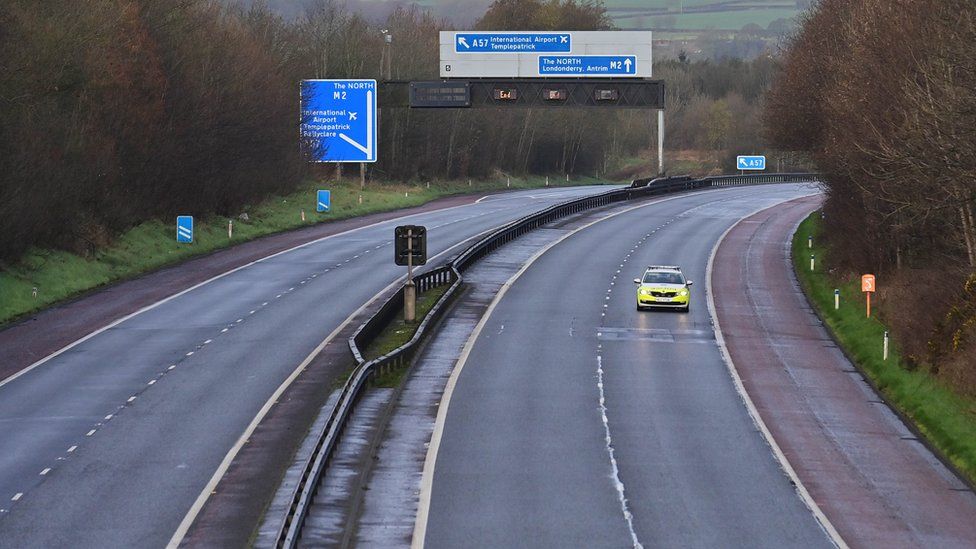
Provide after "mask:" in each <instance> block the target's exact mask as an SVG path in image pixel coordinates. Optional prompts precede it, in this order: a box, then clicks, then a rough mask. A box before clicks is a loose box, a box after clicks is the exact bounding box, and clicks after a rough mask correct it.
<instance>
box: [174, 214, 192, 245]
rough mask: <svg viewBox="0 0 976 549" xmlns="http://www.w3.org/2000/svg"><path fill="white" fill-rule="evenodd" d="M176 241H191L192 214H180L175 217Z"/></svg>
mask: <svg viewBox="0 0 976 549" xmlns="http://www.w3.org/2000/svg"><path fill="white" fill-rule="evenodd" d="M176 241H177V242H183V243H190V242H193V216H192V215H181V216H178V217H177V218H176Z"/></svg>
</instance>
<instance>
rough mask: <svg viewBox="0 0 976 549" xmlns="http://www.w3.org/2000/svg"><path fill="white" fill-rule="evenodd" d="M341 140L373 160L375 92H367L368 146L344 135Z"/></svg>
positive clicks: (342, 134) (340, 136)
mask: <svg viewBox="0 0 976 549" xmlns="http://www.w3.org/2000/svg"><path fill="white" fill-rule="evenodd" d="M339 138H340V139H342V140H343V141H345V142H346V143H349V144H350V145H352V146H353V147H356V148H357V149H359V150H360V151H362V152H363V154H365V155H366V158H367V159H372V158H373V92H371V91H368V92H366V145H365V146H363V145H360V144H359V143H357V142H356V141H354V140H353V139H352V138H351V137H349V136H348V135H346V134H344V133H340V134H339Z"/></svg>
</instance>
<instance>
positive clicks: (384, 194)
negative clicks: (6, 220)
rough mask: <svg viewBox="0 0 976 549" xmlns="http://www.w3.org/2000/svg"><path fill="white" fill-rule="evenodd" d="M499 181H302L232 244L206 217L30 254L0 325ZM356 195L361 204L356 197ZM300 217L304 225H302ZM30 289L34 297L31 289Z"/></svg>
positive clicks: (265, 205) (223, 225)
mask: <svg viewBox="0 0 976 549" xmlns="http://www.w3.org/2000/svg"><path fill="white" fill-rule="evenodd" d="M600 182H601V181H598V180H596V179H594V178H590V177H582V178H576V179H574V180H572V181H571V182H566V181H563V180H561V179H558V178H557V179H554V180H553V184H557V183H558V184H560V185H564V186H565V185H592V184H596V183H600ZM545 184H546V178H545V176H541V177H540V176H532V177H525V178H516V177H513V178H511V187H510V188H511V189H530V188H538V187H543V186H545ZM319 188H328V189H330V190H331V191H332V211H331V212H329V213H321V214H320V213H316V212H315V191H316V190H317V189H319ZM506 188H509V187H508V186H507V182H506V181H486V180H480V181H479V180H465V181H434V182H431V183H426V182H423V183H419V182H418V183H412V184H390V183H370V184H368V185H367V186H366V188H365V189H364V190H361V189H360V187H359V182H358V180H352V179H346V180H343V181H341V182H330V183H325V184H323V183H316V182H314V181H308V182H306V183H305V184H303V185H302V186H301V187H300V188H299V189H297V190H296V191H295V192H293V193H291V194H289V195H287V196H275V197H270V198H268V199H267V200H264V201H263V202H261V203H259V204H256V205H254V206H250V207H245V208H243V209H242V212H240V213H247V220H246V221H244V220H242V219H241V218H240V217H238V216H235V217H234V219H233V221H234V234H233V238H229V237H228V236H227V225H228V221H229V219H228V218H227V217H222V216H211V217H208V218H205V219H195V220H194V221H195V227H194V232H195V234H194V242H193V243H192V244H177V243H176V226H175V223H176V220H175V219H173V220H165V221H162V220H150V221H147V222H145V223H143V224H141V225H138V226H136V227H133V228H132V229H130V230H128V231H126V232H125V233H124V234H122V235H119V236H118V237H117V238H116V239H115V240H114V241H113V242H112V243H111V244H110V245H109V246H106V247H104V248H102V249H99V250H97V251H96V252H95V253H94V255H93V256H92V257H83V256H81V255H77V254H73V253H70V252H66V251H62V250H46V249H44V250H42V249H33V250H31V251H29V252H28V253H27V254H26V255H25V256H24V257H23V258H22V259H21V260H20V261H19V262H18V263H17V264H15V265H0V267H2V270H0V326H3V325H4V324H7V323H10V322H12V321H14V320H16V319H18V318H21V317H23V316H25V315H28V314H31V313H34V312H36V311H39V310H41V309H44V308H46V307H50V306H51V305H54V304H57V303H59V302H62V301H65V300H67V299H71V298H74V297H77V296H79V295H82V294H84V293H85V292H88V291H91V290H93V289H96V288H99V287H101V286H105V285H107V284H111V283H114V282H119V281H122V280H126V279H130V278H134V277H136V276H139V275H142V274H145V273H147V272H151V271H154V270H156V269H159V268H161V267H165V266H168V265H173V264H176V263H179V262H181V261H186V260H187V259H190V258H192V257H195V256H199V255H203V254H207V253H210V252H213V251H216V250H219V249H222V248H227V247H230V246H232V245H234V244H240V243H242V242H246V241H248V240H252V239H255V238H258V237H262V236H267V235H270V234H273V233H277V232H282V231H287V230H290V229H297V228H300V227H304V226H308V225H312V224H316V223H323V222H328V221H335V220H339V219H346V218H350V217H357V216H362V215H367V214H372V213H378V212H384V211H390V210H396V209H401V208H407V207H412V206H419V205H421V204H425V203H427V202H430V201H431V200H434V199H437V198H442V197H445V196H450V195H456V194H465V193H477V192H489V191H499V190H504V189H506ZM360 195H362V203H360V202H359V197H360ZM302 210H304V212H305V221H302ZM34 288H37V295H36V296H34V293H33V289H34Z"/></svg>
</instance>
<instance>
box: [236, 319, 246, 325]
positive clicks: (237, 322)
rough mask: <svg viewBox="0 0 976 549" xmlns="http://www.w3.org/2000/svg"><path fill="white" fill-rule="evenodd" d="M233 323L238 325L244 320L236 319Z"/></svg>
mask: <svg viewBox="0 0 976 549" xmlns="http://www.w3.org/2000/svg"><path fill="white" fill-rule="evenodd" d="M234 322H235V324H240V323H241V322H244V319H243V318H238V319H237V320H236V321H234Z"/></svg>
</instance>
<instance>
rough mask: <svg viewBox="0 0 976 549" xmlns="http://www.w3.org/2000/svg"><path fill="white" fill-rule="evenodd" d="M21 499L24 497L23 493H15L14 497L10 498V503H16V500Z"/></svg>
mask: <svg viewBox="0 0 976 549" xmlns="http://www.w3.org/2000/svg"><path fill="white" fill-rule="evenodd" d="M22 497H24V493H23V492H17V493H16V494H14V497H12V498H10V501H17V500H19V499H20V498H22Z"/></svg>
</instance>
